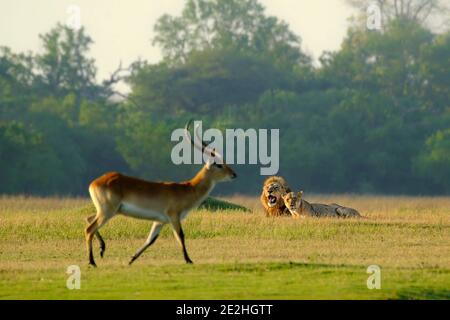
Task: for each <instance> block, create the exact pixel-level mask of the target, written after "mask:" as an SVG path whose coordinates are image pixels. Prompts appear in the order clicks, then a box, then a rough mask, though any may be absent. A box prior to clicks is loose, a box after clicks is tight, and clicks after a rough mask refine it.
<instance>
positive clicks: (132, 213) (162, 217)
mask: <svg viewBox="0 0 450 320" xmlns="http://www.w3.org/2000/svg"><path fill="white" fill-rule="evenodd" d="M120 213H122V214H123V215H126V216H129V217H133V218H138V219H146V220H153V221H159V222H165V223H167V222H169V218H168V217H167V215H166V214H164V213H162V212H158V211H155V210H151V209H149V208H141V207H138V206H136V205H134V204H132V203H127V202H122V205H121V206H120Z"/></svg>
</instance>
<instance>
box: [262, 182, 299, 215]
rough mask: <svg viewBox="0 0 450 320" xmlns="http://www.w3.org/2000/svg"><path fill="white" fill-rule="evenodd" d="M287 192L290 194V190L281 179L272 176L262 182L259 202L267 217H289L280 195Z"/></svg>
mask: <svg viewBox="0 0 450 320" xmlns="http://www.w3.org/2000/svg"><path fill="white" fill-rule="evenodd" d="M287 192H291V189H290V188H289V186H288V184H287V182H286V180H285V179H284V178H282V177H277V176H273V177H270V178H268V179H266V181H264V184H263V190H262V193H261V197H260V200H261V203H262V205H263V206H264V209H265V211H266V216H267V217H279V216H287V215H290V213H289V210H288V209H287V208H286V206H285V205H284V201H283V199H282V195H283V194H285V193H287Z"/></svg>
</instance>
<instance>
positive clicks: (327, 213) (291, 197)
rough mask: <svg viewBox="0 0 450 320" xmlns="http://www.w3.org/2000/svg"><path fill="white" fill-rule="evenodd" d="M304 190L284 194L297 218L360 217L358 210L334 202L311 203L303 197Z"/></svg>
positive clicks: (288, 205)
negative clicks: (329, 203) (327, 203)
mask: <svg viewBox="0 0 450 320" xmlns="http://www.w3.org/2000/svg"><path fill="white" fill-rule="evenodd" d="M302 196H303V191H300V192H297V193H295V192H289V193H286V194H284V195H283V196H282V199H283V201H284V204H285V206H286V207H287V208H288V210H289V212H290V213H291V214H292V216H293V217H295V218H299V217H301V218H304V217H308V216H309V217H340V218H351V217H353V218H356V217H360V216H361V215H360V214H359V212H358V211H356V210H355V209H352V208H347V207H343V206H341V205H339V204H336V203H333V204H331V205H326V204H321V203H309V202H308V201H306V200H304V199H302Z"/></svg>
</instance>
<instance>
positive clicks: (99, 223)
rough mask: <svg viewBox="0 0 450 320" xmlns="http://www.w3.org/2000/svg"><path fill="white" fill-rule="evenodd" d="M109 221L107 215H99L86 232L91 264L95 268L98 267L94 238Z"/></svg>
mask: <svg viewBox="0 0 450 320" xmlns="http://www.w3.org/2000/svg"><path fill="white" fill-rule="evenodd" d="M108 220H109V218H107V217H106V216H105V215H103V214H97V215H96V216H95V218H94V219H93V220H92V222H91V224H90V225H89V226H88V227H87V228H86V229H85V231H84V233H85V237H86V245H87V250H88V256H89V264H90V265H91V266H93V267H96V266H97V265H96V264H95V260H94V255H93V253H92V238H93V237H94V234H95V233H96V232H98V229H100V228H101V227H102V226H103V225H104V224H105V223H106V222H107V221H108Z"/></svg>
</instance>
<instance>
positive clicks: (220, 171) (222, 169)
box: [184, 120, 237, 182]
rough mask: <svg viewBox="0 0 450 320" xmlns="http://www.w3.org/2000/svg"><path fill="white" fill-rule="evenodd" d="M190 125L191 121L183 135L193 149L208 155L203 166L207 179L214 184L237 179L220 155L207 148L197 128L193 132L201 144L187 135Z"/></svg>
mask: <svg viewBox="0 0 450 320" xmlns="http://www.w3.org/2000/svg"><path fill="white" fill-rule="evenodd" d="M191 123H192V120H190V121H189V122H188V123H187V124H186V127H185V130H184V134H185V136H186V138H187V139H188V140H189V141H190V142H191V144H192V145H193V146H194V147H195V148H197V149H199V150H201V151H202V154H207V155H208V157H209V159H208V161H207V162H206V164H205V166H204V170H205V172H206V174H207V175H208V177H210V178H211V179H212V180H214V181H216V182H220V181H228V180H232V179H235V178H236V177H237V175H236V173H235V172H234V171H233V169H231V167H230V166H228V165H227V164H226V163H225V161H224V160H223V157H222V155H221V154H220V153H218V152H217V151H216V150H212V149H211V148H209V147H208V146H207V145H206V143H205V142H204V141H203V139H202V138H201V137H200V136H199V134H198V126H197V127H196V128H194V132H195V135H196V136H197V138H198V141H200V142H201V144H199V143H197V142H196V141H195V139H192V137H191V135H190V134H189V127H190V126H191Z"/></svg>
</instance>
